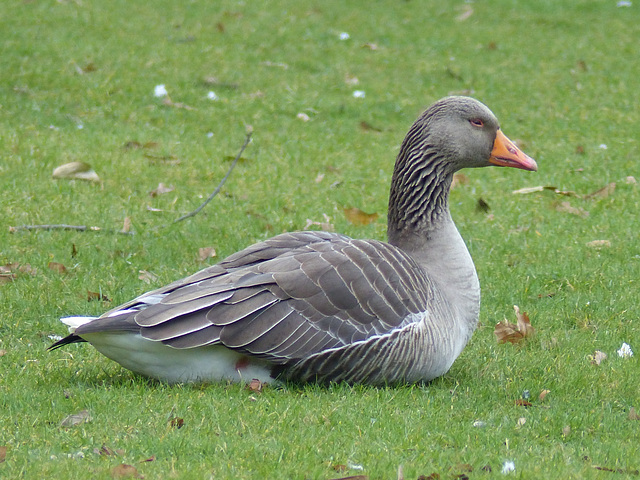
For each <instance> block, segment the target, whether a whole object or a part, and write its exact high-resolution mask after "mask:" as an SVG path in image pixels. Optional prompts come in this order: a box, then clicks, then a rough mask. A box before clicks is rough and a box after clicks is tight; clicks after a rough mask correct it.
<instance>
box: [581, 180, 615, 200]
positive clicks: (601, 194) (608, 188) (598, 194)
mask: <svg viewBox="0 0 640 480" xmlns="http://www.w3.org/2000/svg"><path fill="white" fill-rule="evenodd" d="M615 191H616V183H615V182H611V183H609V184H608V185H605V186H604V187H602V188H600V189H598V190H596V191H595V192H592V193H590V194H588V195H585V196H584V198H586V199H589V200H590V199H592V198H607V197H608V196H609V195H611V194H612V193H613V192H615Z"/></svg>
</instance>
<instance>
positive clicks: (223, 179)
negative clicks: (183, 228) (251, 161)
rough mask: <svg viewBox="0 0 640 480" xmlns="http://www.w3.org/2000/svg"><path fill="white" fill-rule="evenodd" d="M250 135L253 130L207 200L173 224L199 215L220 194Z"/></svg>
mask: <svg viewBox="0 0 640 480" xmlns="http://www.w3.org/2000/svg"><path fill="white" fill-rule="evenodd" d="M252 133H253V130H252V129H248V131H247V138H246V139H245V141H244V143H243V144H242V147H241V148H240V151H239V152H238V155H236V158H234V159H233V162H232V163H231V166H230V167H229V170H227V174H226V175H225V176H224V177H223V178H222V180H221V181H220V183H219V184H218V186H217V187H216V189H215V190H214V191H213V192H211V195H209V197H207V199H206V200H205V201H204V202H202V204H201V205H200V206H199V207H198V208H196V209H195V210H193V211H191V212H189V213H187V214H185V215H183V216H181V217H180V218H178V219H177V220H174V221H173V223H178V222H181V221H182V220H186V219H187V218H190V217H195V216H196V215H197V214H198V213H200V210H202V209H203V208H204V207H205V206H206V205H207V203H209V202H210V201H211V200H212V199H213V197H215V196H216V195H217V194H218V193H219V192H220V190H221V189H222V186H223V185H224V182H226V181H227V178H229V175H231V171H232V170H233V167H235V166H236V163H238V160H240V157H241V156H242V153H243V152H244V149H245V148H247V145H249V141H250V140H251V134H252Z"/></svg>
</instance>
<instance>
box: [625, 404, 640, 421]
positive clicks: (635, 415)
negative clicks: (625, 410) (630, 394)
mask: <svg viewBox="0 0 640 480" xmlns="http://www.w3.org/2000/svg"><path fill="white" fill-rule="evenodd" d="M628 418H629V420H640V415H638V413H637V412H636V408H635V407H631V408H630V409H629V416H628Z"/></svg>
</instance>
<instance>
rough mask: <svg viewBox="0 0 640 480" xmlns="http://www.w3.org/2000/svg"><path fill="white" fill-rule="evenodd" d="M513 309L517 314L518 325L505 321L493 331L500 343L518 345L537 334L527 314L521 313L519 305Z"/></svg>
mask: <svg viewBox="0 0 640 480" xmlns="http://www.w3.org/2000/svg"><path fill="white" fill-rule="evenodd" d="M513 309H514V311H515V313H516V318H517V323H515V324H514V323H509V322H508V321H507V320H506V319H505V321H504V322H500V323H498V324H497V325H496V328H495V330H494V331H493V333H494V334H495V336H496V339H497V340H498V343H506V342H510V343H518V342H520V341H521V340H523V339H524V338H526V337H531V336H533V334H534V333H535V329H534V328H533V327H532V326H531V322H530V321H529V316H528V315H527V313H526V312H522V313H520V308H518V306H517V305H514V306H513Z"/></svg>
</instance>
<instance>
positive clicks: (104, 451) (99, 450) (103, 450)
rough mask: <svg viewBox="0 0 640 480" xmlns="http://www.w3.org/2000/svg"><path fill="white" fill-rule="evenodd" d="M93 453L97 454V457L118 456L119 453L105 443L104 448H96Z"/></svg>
mask: <svg viewBox="0 0 640 480" xmlns="http://www.w3.org/2000/svg"><path fill="white" fill-rule="evenodd" d="M93 453H95V454H96V455H102V456H111V455H116V454H117V451H115V450H112V449H111V448H109V447H107V446H106V445H105V444H104V443H103V444H102V447H100V448H94V449H93Z"/></svg>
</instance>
